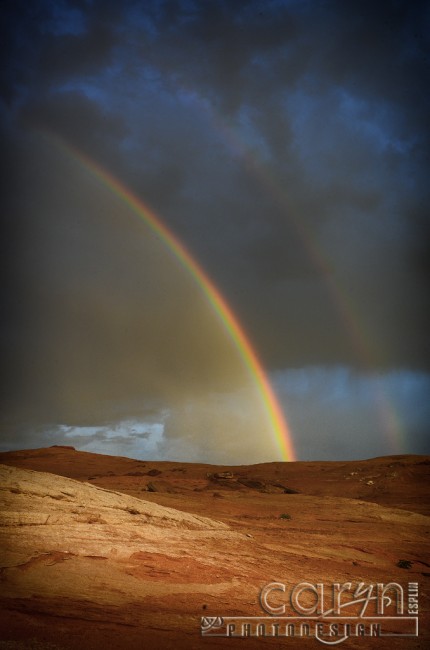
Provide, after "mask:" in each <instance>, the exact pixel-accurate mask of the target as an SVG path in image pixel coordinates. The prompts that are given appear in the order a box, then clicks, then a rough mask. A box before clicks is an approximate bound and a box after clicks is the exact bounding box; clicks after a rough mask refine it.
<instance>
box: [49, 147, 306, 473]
mask: <svg viewBox="0 0 430 650" xmlns="http://www.w3.org/2000/svg"><path fill="white" fill-rule="evenodd" d="M57 144H58V145H60V148H61V149H63V150H64V149H65V150H66V151H67V152H68V153H69V154H71V155H72V157H73V158H74V159H75V160H77V161H79V162H80V163H81V164H82V165H83V167H85V169H86V170H88V171H89V172H90V173H91V174H92V175H93V176H95V177H96V178H97V179H98V180H99V181H100V182H101V183H102V184H103V185H105V186H106V187H107V188H109V190H110V191H111V192H113V193H114V194H115V195H116V196H118V197H119V198H120V199H121V200H122V201H124V202H125V203H126V204H127V205H128V207H129V208H130V209H131V210H132V211H133V212H134V214H136V215H137V216H138V217H139V218H140V219H142V220H143V221H144V222H145V223H146V224H147V225H148V226H149V228H151V230H153V231H154V232H155V233H156V234H157V235H158V236H159V237H160V239H161V240H162V241H163V242H164V243H165V244H166V246H167V247H168V248H169V249H170V250H171V251H172V253H173V254H174V255H175V256H176V258H177V259H178V260H179V262H180V263H181V264H182V266H183V267H184V268H185V269H186V270H187V271H188V272H189V273H190V274H191V275H192V277H193V278H194V280H195V281H196V283H197V284H198V285H199V287H200V288H201V290H202V291H203V293H204V295H205V296H206V298H207V300H208V301H209V303H210V304H211V306H212V307H213V309H214V311H215V313H216V315H217V317H218V318H219V320H220V321H221V323H222V325H223V326H224V328H225V329H226V331H227V332H228V334H229V336H230V337H231V339H232V341H233V342H234V344H235V346H236V348H237V350H238V352H239V354H240V356H241V358H242V360H243V362H244V364H245V366H246V367H247V369H248V371H249V373H250V375H251V377H252V378H253V381H254V383H255V385H256V387H257V390H258V392H259V394H260V395H261V399H262V401H263V404H264V406H265V410H266V413H267V416H268V420H269V422H270V426H271V429H272V432H273V435H274V436H275V439H276V443H277V446H278V447H279V450H280V452H281V457H282V460H287V461H291V460H295V459H296V454H295V451H294V446H293V441H292V435H291V431H290V429H289V426H288V424H287V421H286V418H285V415H284V413H283V410H282V408H281V406H280V404H279V402H278V399H277V397H276V395H275V393H274V390H273V388H272V386H271V384H270V381H269V380H268V378H267V375H266V372H265V371H264V368H263V366H262V364H261V361H260V360H259V358H258V355H257V353H256V352H255V350H254V349H253V347H252V345H251V343H250V341H249V339H248V337H247V335H246V334H245V331H244V330H243V327H242V326H241V324H240V323H239V321H238V319H237V318H236V316H235V315H234V313H233V311H232V309H231V307H230V306H229V304H228V303H227V301H226V300H225V298H224V297H223V296H222V294H221V293H220V291H219V289H218V288H217V286H216V285H215V283H214V282H213V281H212V280H211V279H210V277H209V276H208V275H207V274H206V273H205V271H204V270H203V268H202V267H201V266H200V264H199V263H198V262H197V261H196V260H195V259H194V257H193V256H192V255H191V253H190V252H189V251H188V250H187V248H186V247H185V245H184V244H183V243H182V242H181V241H180V240H179V239H178V237H177V236H176V235H175V234H174V233H173V232H172V231H171V230H170V229H169V228H168V227H167V226H166V225H165V224H164V223H163V222H162V221H161V219H160V218H159V217H158V216H157V215H156V214H155V213H154V211H153V210H151V208H150V207H149V206H148V205H146V204H145V203H144V202H143V201H142V200H141V199H140V198H137V197H136V196H135V195H134V194H133V193H132V192H131V191H130V190H129V189H128V188H127V187H126V186H125V185H124V184H123V183H121V181H119V180H118V179H117V178H115V177H114V176H113V175H112V174H111V173H110V172H108V171H107V170H106V169H104V168H103V167H102V166H101V165H99V164H98V163H96V162H95V161H94V160H92V159H91V158H89V157H88V156H87V155H85V154H84V153H82V152H81V151H79V150H77V149H75V148H74V147H72V146H71V145H69V144H68V143H67V144H66V143H64V142H58V141H57Z"/></svg>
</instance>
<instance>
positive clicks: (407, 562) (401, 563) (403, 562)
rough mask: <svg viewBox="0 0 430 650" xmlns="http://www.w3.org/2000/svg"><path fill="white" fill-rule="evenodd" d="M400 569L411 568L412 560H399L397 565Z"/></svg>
mask: <svg viewBox="0 0 430 650" xmlns="http://www.w3.org/2000/svg"><path fill="white" fill-rule="evenodd" d="M396 566H398V567H399V568H400V569H410V568H411V566H412V562H411V561H410V560H399V561H398V562H397V565H396Z"/></svg>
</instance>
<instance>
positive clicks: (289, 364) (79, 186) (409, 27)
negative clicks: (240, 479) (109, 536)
mask: <svg viewBox="0 0 430 650" xmlns="http://www.w3.org/2000/svg"><path fill="white" fill-rule="evenodd" d="M1 12H2V13H3V18H2V21H1V25H2V27H1V29H2V31H3V33H2V34H1V38H0V42H1V43H2V50H3V51H2V66H1V72H0V74H1V83H0V91H1V96H0V117H1V130H0V137H1V146H0V155H1V165H2V174H1V176H2V184H3V187H2V193H1V200H2V206H1V215H2V223H1V229H2V233H1V246H2V261H3V264H4V271H3V273H2V278H3V282H2V294H1V301H2V310H1V311H2V316H1V329H2V337H1V339H2V346H3V347H2V357H3V363H2V369H3V377H2V388H3V389H2V408H1V413H2V416H1V420H0V435H1V438H0V448H1V449H18V448H34V447H43V446H48V445H50V444H72V445H75V446H76V448H78V449H82V450H86V451H96V452H98V453H108V454H119V455H125V456H130V457H136V458H137V457H138V458H152V459H161V460H167V459H169V460H183V461H187V460H188V461H195V462H197V461H201V462H209V463H225V464H238V463H249V462H263V461H270V460H280V459H281V458H282V454H281V451H280V445H279V439H277V436H276V433H274V431H273V428H272V427H271V425H270V422H269V420H268V414H267V410H266V409H265V406H264V399H263V397H264V396H263V397H262V395H261V390H259V389H258V386H257V385H256V382H255V377H253V375H252V372H250V371H249V367H247V365H246V360H244V358H243V355H242V356H241V354H240V351H239V350H238V347H237V345H236V344H235V342H234V340H233V339H232V337H231V335H230V334H229V332H228V331H227V329H226V328H225V326H224V325H223V322H222V319H220V317H219V313H218V314H217V313H216V310H214V308H213V306H212V305H211V304H210V301H209V300H208V298H207V295H205V291H204V290H202V287H201V286H199V284H198V282H196V279H195V278H194V277H193V276H192V274H191V273H189V271H187V269H186V268H184V265H183V264H181V262H180V261H179V260H178V258H177V256H176V255H175V251H174V250H173V247H172V246H171V245H169V243H168V242H167V243H166V241H165V240H163V238H162V237H160V236H159V234H157V233H156V232H154V231H153V230H151V228H150V227H149V226H148V223H146V222H145V219H142V218H140V217H139V216H138V215H137V214H136V213H135V212H133V210H132V209H131V208H130V206H129V205H127V203H126V202H125V201H124V200H123V199H121V197H120V196H118V195H117V194H115V193H114V192H113V191H112V188H110V187H109V186H108V184H107V183H103V182H101V181H100V178H97V177H96V175H95V174H94V173H93V172H92V171H91V169H92V168H94V165H98V166H100V168H102V169H103V170H105V172H107V173H108V174H110V175H111V176H112V177H114V178H115V179H117V180H118V181H119V182H120V183H122V185H123V186H124V187H126V188H127V190H128V191H129V192H131V193H132V194H133V195H134V196H135V198H136V199H137V200H138V201H141V202H144V203H145V205H146V206H149V208H150V209H151V211H152V213H153V214H154V215H156V218H157V219H159V220H160V221H161V223H163V224H165V225H166V226H167V228H169V230H170V232H171V233H173V234H174V236H175V237H177V238H178V240H179V241H181V242H182V244H183V245H184V246H185V247H186V249H187V250H188V252H189V253H190V255H191V256H192V257H193V259H194V260H195V262H196V263H197V264H198V265H199V267H200V268H201V269H203V271H204V273H205V274H206V275H207V276H208V277H209V278H210V279H211V281H212V282H213V283H214V284H215V286H216V287H217V288H218V290H219V292H220V294H221V295H222V296H223V299H224V300H225V301H226V303H228V305H229V306H230V308H231V310H232V313H233V314H234V316H235V318H236V319H237V321H238V322H239V323H240V325H241V327H242V328H243V331H244V332H245V333H246V336H247V338H248V341H249V344H250V346H251V347H252V349H253V350H254V352H255V354H256V355H257V357H258V359H259V361H260V362H261V365H262V367H263V368H264V371H265V373H266V375H267V378H268V380H269V381H270V383H271V386H272V387H273V390H274V391H275V394H276V395H277V399H278V401H279V404H280V407H281V409H282V412H283V414H284V417H285V418H286V421H287V423H288V427H289V430H290V436H291V443H292V446H293V448H294V450H295V456H296V457H297V458H298V459H300V460H318V459H323V460H339V459H345V460H347V459H354V458H369V457H373V456H380V455H387V454H402V453H418V454H422V453H430V449H429V447H430V445H429V436H428V430H429V420H430V370H429V361H430V359H429V357H430V355H429V337H428V331H429V325H430V323H429V318H428V315H429V310H428V294H429V292H428V286H427V275H428V274H427V271H428V267H429V260H430V251H429V250H428V249H429V230H430V222H429V215H428V206H429V192H430V184H429V183H428V172H429V151H430V149H429V130H428V115H429V114H430V93H429V90H428V89H429V88H430V78H429V77H430V74H429V64H430V56H429V34H430V24H429V23H430V7H429V4H428V3H427V2H421V1H420V0H416V1H414V2H409V1H407V0H381V1H380V2H377V3H375V2H370V1H367V0H360V1H358V0H349V1H348V2H344V1H343V0H265V1H264V2H263V1H256V0H255V1H254V0H248V1H245V0H244V1H242V0H237V1H236V2H229V1H227V0H224V1H223V0H216V1H215V0H206V1H202V0H195V1H191V0H165V1H162V0H146V1H145V2H138V1H131V0H123V1H122V2H117V1H115V2H113V1H112V2H111V1H109V0H103V1H102V0H69V1H68V0H63V1H60V0H58V1H49V0H46V1H43V0H25V1H24V0H21V1H19V0H14V1H13V2H12V1H11V2H8V1H6V2H3V3H2V6H1ZM84 159H85V160H86V161H87V162H83V161H84ZM88 161H89V162H88Z"/></svg>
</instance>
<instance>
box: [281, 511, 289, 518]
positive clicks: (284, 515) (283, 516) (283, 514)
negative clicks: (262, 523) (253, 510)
mask: <svg viewBox="0 0 430 650" xmlns="http://www.w3.org/2000/svg"><path fill="white" fill-rule="evenodd" d="M279 519H291V515H287V514H286V513H285V512H283V513H282V515H279Z"/></svg>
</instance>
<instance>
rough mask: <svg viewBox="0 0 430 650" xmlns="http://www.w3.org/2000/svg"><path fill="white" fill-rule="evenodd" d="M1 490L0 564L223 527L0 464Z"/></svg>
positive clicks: (151, 545)
mask: <svg viewBox="0 0 430 650" xmlns="http://www.w3.org/2000/svg"><path fill="white" fill-rule="evenodd" d="M0 490H1V501H2V512H1V515H0V540H1V548H2V566H7V565H8V564H12V565H13V564H15V563H16V562H17V561H19V560H24V561H26V559H28V558H29V557H34V556H35V554H36V555H38V554H42V553H51V552H61V553H72V554H75V555H103V556H105V557H109V556H111V555H115V557H119V556H123V557H128V556H130V554H132V553H134V552H138V551H141V550H142V547H144V548H145V549H146V550H154V549H155V548H157V549H158V548H159V547H160V545H161V546H162V547H163V548H164V547H166V546H168V540H169V538H176V537H177V536H178V533H180V535H181V536H182V537H183V536H184V535H185V538H186V537H187V534H186V533H187V531H188V532H191V531H195V532H196V533H197V532H199V533H203V532H206V533H213V534H216V533H217V534H220V533H223V534H225V533H226V532H228V526H227V525H226V524H224V523H221V522H219V521H214V520H212V519H209V518H206V517H201V516H198V515H192V514H188V513H185V512H180V511H178V510H174V509H173V508H166V507H164V506H160V505H157V504H155V503H150V502H147V501H144V500H141V499H135V498H133V497H131V496H127V495H124V494H121V493H119V492H114V491H110V490H105V489H103V488H100V487H96V486H93V485H90V484H87V483H82V482H79V481H75V480H73V479H68V478H64V477H61V476H56V475H55V474H48V473H45V472H33V471H31V470H23V469H18V468H15V467H8V466H6V465H0ZM5 563H6V564H5Z"/></svg>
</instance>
